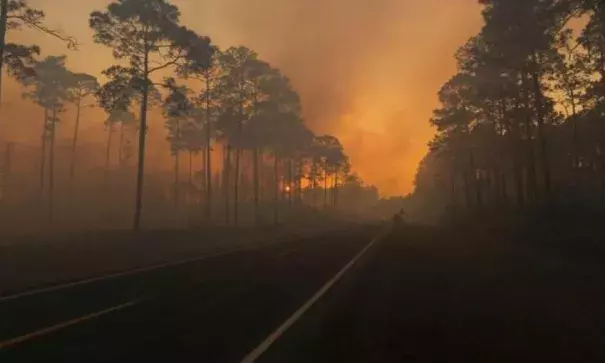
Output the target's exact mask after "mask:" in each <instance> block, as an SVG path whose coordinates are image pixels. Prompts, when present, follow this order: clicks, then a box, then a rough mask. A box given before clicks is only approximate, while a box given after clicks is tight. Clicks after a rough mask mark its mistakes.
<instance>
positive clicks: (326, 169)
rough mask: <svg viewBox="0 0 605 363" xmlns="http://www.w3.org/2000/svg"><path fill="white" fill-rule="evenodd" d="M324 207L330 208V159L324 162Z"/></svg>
mask: <svg viewBox="0 0 605 363" xmlns="http://www.w3.org/2000/svg"><path fill="white" fill-rule="evenodd" d="M324 209H328V161H327V160H326V161H325V162H324Z"/></svg>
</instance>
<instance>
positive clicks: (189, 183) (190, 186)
mask: <svg viewBox="0 0 605 363" xmlns="http://www.w3.org/2000/svg"><path fill="white" fill-rule="evenodd" d="M204 184H205V183H204ZM187 191H188V192H187V196H186V198H187V201H188V203H191V200H192V199H193V198H192V197H191V195H192V194H193V151H192V150H189V180H188V181H187Z"/></svg>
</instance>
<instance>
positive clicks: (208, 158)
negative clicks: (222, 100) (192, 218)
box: [206, 73, 213, 223]
mask: <svg viewBox="0 0 605 363" xmlns="http://www.w3.org/2000/svg"><path fill="white" fill-rule="evenodd" d="M206 183H207V184H206V220H207V222H208V223H211V222H212V202H213V200H212V123H211V122H210V75H209V74H208V73H206Z"/></svg>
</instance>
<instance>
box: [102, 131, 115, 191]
mask: <svg viewBox="0 0 605 363" xmlns="http://www.w3.org/2000/svg"><path fill="white" fill-rule="evenodd" d="M108 127H109V129H108V130H107V145H106V146H105V177H104V179H103V190H104V192H105V195H106V196H107V197H109V196H108V195H107V193H108V191H109V167H110V165H109V164H110V162H111V140H112V138H113V125H111V124H110V125H109V126H108Z"/></svg>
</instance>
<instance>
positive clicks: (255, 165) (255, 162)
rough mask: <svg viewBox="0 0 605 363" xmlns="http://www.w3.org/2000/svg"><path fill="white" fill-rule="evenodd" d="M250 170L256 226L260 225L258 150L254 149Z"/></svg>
mask: <svg viewBox="0 0 605 363" xmlns="http://www.w3.org/2000/svg"><path fill="white" fill-rule="evenodd" d="M252 158H253V160H252V164H253V165H252V168H253V173H254V176H253V179H254V222H255V223H256V225H257V226H259V225H260V208H259V207H260V198H259V194H260V179H259V178H260V173H259V165H258V162H259V160H258V158H259V150H258V148H254V154H253V155H252Z"/></svg>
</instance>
